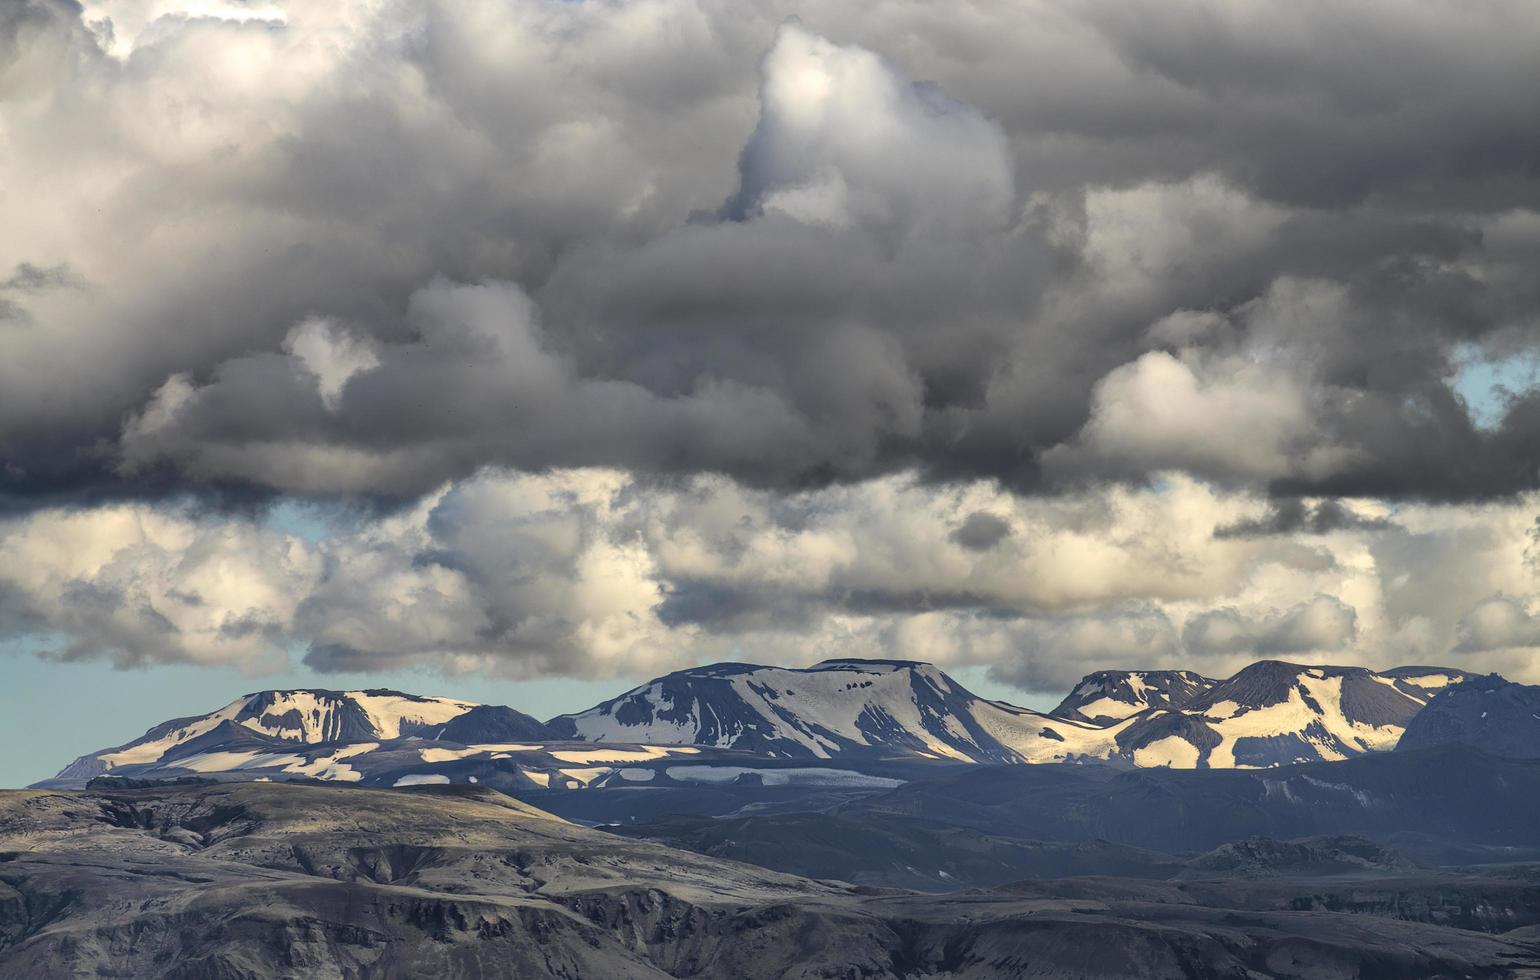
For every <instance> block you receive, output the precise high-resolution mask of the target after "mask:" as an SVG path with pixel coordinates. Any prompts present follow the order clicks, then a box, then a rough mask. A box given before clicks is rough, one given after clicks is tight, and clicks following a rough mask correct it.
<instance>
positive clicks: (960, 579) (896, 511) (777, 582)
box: [0, 468, 1540, 691]
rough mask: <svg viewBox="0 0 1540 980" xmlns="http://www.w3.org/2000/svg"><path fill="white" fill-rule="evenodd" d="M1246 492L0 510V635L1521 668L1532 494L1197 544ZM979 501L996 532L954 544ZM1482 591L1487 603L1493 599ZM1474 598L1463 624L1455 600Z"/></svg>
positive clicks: (619, 489) (81, 646)
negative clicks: (1465, 508) (284, 510)
mask: <svg viewBox="0 0 1540 980" xmlns="http://www.w3.org/2000/svg"><path fill="white" fill-rule="evenodd" d="M1262 503H1263V501H1262V500H1261V499H1260V498H1256V497H1253V496H1246V495H1238V494H1234V493H1225V492H1219V491H1216V490H1215V489H1214V488H1212V487H1209V486H1206V485H1204V484H1201V483H1197V482H1195V481H1191V480H1189V479H1187V478H1183V477H1179V476H1172V477H1171V478H1170V479H1169V480H1168V481H1167V482H1166V483H1165V485H1163V486H1162V487H1161V488H1159V489H1146V490H1130V489H1126V488H1117V487H1109V488H1105V489H1103V490H1100V491H1096V492H1092V493H1087V494H1084V495H1079V496H1077V497H1074V498H1026V497H1020V496H1016V495H1013V494H1011V493H1010V492H1008V491H1006V490H1003V489H1002V488H1000V487H998V486H997V485H993V484H991V483H989V482H987V481H974V482H970V483H966V484H951V485H946V486H937V485H934V484H927V483H924V482H922V481H919V480H916V479H914V478H913V477H904V478H898V477H890V478H884V479H880V480H874V481H868V482H865V483H861V484H853V485H842V486H835V487H828V488H823V489H817V490H808V491H802V492H800V493H797V494H786V493H782V492H779V491H774V490H754V489H750V488H745V487H743V486H742V485H740V484H738V483H736V482H734V481H732V480H729V479H726V478H724V477H699V478H694V479H692V480H689V481H685V482H678V481H662V482H658V481H652V480H647V479H641V478H637V477H635V476H632V475H629V474H626V473H624V472H622V471H619V470H612V469H593V468H585V469H565V470H554V471H549V472H545V473H538V474H536V473H519V472H512V471H484V472H482V473H479V474H477V475H476V476H473V477H471V478H468V479H466V480H462V481H457V482H454V483H451V484H447V485H446V486H444V487H442V488H439V489H438V490H436V491H434V492H432V493H430V494H427V495H426V496H424V497H423V498H422V499H421V500H420V501H418V502H417V503H415V504H414V505H413V506H411V507H408V508H405V509H401V510H398V511H394V512H376V513H370V512H360V513H357V514H353V515H351V516H348V517H346V519H342V518H338V519H337V520H335V521H333V522H332V524H331V527H330V529H329V533H326V534H320V535H316V534H308V535H306V536H305V537H303V538H302V537H299V536H296V535H295V534H293V533H290V532H286V531H284V530H283V529H282V528H283V527H284V524H283V523H282V522H277V523H275V522H273V521H270V520H267V519H265V518H263V517H261V516H260V515H254V516H250V517H246V516H239V515H221V514H219V513H217V512H211V511H208V510H204V509H199V508H194V507H190V506H174V507H173V506H168V505H165V504H160V505H150V504H111V505H104V506H100V507H96V508H89V509H75V510H65V509H49V510H43V511H38V512H35V513H33V514H31V515H26V516H16V517H11V518H8V519H6V521H5V522H4V523H3V524H0V558H3V559H4V561H3V563H0V637H4V638H6V639H9V640H13V641H19V642H21V643H22V644H23V646H24V647H25V648H27V649H33V650H36V651H39V652H43V653H45V654H49V655H55V656H67V657H72V658H101V659H107V660H110V661H112V662H115V663H118V664H120V665H136V664H154V663H225V664H235V665H238V666H240V667H242V668H243V669H247V670H250V671H254V672H260V671H262V670H265V669H273V668H277V667H281V666H282V665H283V664H284V663H286V662H287V660H288V658H289V657H290V656H291V654H293V653H297V654H298V655H299V656H301V657H303V658H304V660H305V661H306V662H307V663H308V664H310V665H311V666H312V667H315V668H317V669H320V670H323V671H327V670H352V671H369V670H378V669H394V668H408V667H416V668H426V669H431V670H440V671H472V672H482V673H489V674H499V675H506V676H521V677H528V676H582V677H628V678H635V677H645V676H651V675H653V674H656V673H660V672H664V671H667V670H671V669H676V668H678V667H681V666H686V665H689V664H693V663H698V662H703V661H713V660H723V659H736V660H750V661H762V662H779V663H789V664H801V663H811V662H813V661H816V660H818V659H821V658H825V657H830V656H863V655H864V656H889V657H893V656H897V657H913V658H917V659H924V660H931V661H935V662H938V663H941V664H942V665H943V666H946V667H962V666H968V665H977V666H981V667H984V668H987V669H988V670H989V671H990V674H991V676H992V677H993V678H994V679H996V680H997V681H999V682H1002V683H1007V684H1013V685H1017V686H1019V687H1022V688H1024V689H1028V690H1048V691H1058V690H1061V689H1062V688H1064V687H1065V686H1067V685H1068V684H1069V683H1071V682H1072V681H1073V680H1075V679H1076V678H1078V677H1079V676H1080V675H1082V674H1084V673H1087V672H1089V671H1091V670H1096V669H1103V668H1114V667H1148V668H1163V667H1173V668H1184V669H1193V668H1195V667H1197V668H1199V669H1202V670H1204V671H1206V672H1208V673H1211V674H1216V675H1222V674H1226V673H1228V672H1230V671H1233V670H1235V669H1238V668H1239V667H1240V666H1243V665H1244V664H1246V663H1249V662H1250V661H1252V660H1255V659H1257V658H1260V657H1287V658H1291V659H1304V660H1308V661H1312V662H1339V663H1361V664H1365V665H1369V666H1389V665H1392V664H1396V663H1404V662H1410V661H1416V662H1435V663H1436V662H1438V661H1440V660H1445V659H1449V658H1451V657H1452V658H1454V659H1456V660H1457V662H1458V663H1459V665H1460V666H1464V667H1474V668H1482V667H1485V668H1486V669H1501V670H1503V671H1504V672H1505V673H1511V674H1512V675H1514V676H1518V677H1520V678H1526V677H1530V676H1533V673H1532V665H1528V664H1526V663H1525V662H1524V659H1523V658H1517V659H1516V658H1515V657H1514V656H1513V654H1512V649H1511V648H1514V647H1515V645H1520V646H1522V645H1523V644H1524V643H1525V642H1527V640H1526V638H1527V637H1528V633H1527V632H1525V630H1528V629H1529V626H1528V625H1526V623H1527V622H1528V618H1527V617H1528V614H1527V612H1525V611H1524V610H1525V609H1527V607H1525V606H1523V605H1522V603H1519V601H1518V600H1513V599H1509V598H1506V597H1507V596H1510V595H1514V594H1517V593H1516V592H1515V591H1514V590H1517V589H1519V588H1522V587H1523V586H1524V583H1526V582H1528V581H1529V580H1530V577H1531V576H1532V572H1531V570H1530V568H1529V565H1528V563H1527V559H1526V555H1527V552H1528V549H1529V548H1530V546H1531V541H1530V534H1529V532H1530V530H1531V528H1532V526H1533V520H1534V517H1533V514H1534V508H1535V507H1536V506H1540V504H1537V502H1536V501H1534V500H1530V501H1527V502H1525V503H1523V504H1517V505H1514V506H1512V507H1508V508H1492V509H1486V510H1484V511H1479V512H1473V513H1470V514H1452V513H1451V512H1449V511H1448V510H1447V509H1446V508H1437V507H1425V508H1407V509H1405V510H1404V511H1403V512H1402V514H1401V515H1399V517H1400V521H1399V524H1398V526H1397V527H1395V528H1391V529H1377V528H1365V527H1352V526H1350V527H1346V528H1343V529H1341V530H1339V531H1337V532H1334V533H1333V534H1331V535H1323V536H1313V535H1306V536H1300V535H1296V534H1269V535H1262V536H1248V537H1231V538H1224V537H1218V536H1216V534H1215V529H1216V527H1217V526H1226V525H1233V524H1234V523H1236V521H1237V520H1238V519H1239V518H1240V517H1241V516H1242V515H1244V514H1249V513H1255V512H1256V511H1257V510H1258V508H1259V506H1260V505H1261V504H1262ZM979 514H985V515H991V516H992V517H993V518H994V519H996V520H998V521H999V522H1000V523H1001V524H1003V525H1007V526H1008V527H1010V528H1011V533H1009V534H1007V535H1005V536H1003V537H1000V538H998V539H997V540H995V541H994V543H993V544H992V545H991V546H990V547H987V548H982V549H981V548H978V547H973V546H970V544H969V543H968V542H967V541H959V540H957V537H958V535H957V531H958V529H959V528H961V527H967V526H968V525H969V524H970V522H972V523H977V522H973V521H972V519H973V518H974V517H975V516H976V515H979ZM1494 594H1496V595H1497V596H1498V598H1496V599H1493V598H1492V597H1493V596H1494ZM1473 609H1474V611H1473Z"/></svg>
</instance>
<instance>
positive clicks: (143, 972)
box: [0, 767, 1540, 980]
mask: <svg viewBox="0 0 1540 980" xmlns="http://www.w3.org/2000/svg"><path fill="white" fill-rule="evenodd" d="M1015 768H1016V769H1025V768H1043V769H1048V768H1053V769H1065V768H1072V769H1079V768H1081V767H1015ZM975 771H981V770H975ZM1184 775H1187V776H1192V775H1199V776H1203V777H1209V778H1214V777H1219V776H1227V775H1234V774H1228V773H1201V774H1191V773H1188V774H1184ZM1018 850H1019V851H1020V852H1021V853H1022V854H1026V850H1025V849H1020V848H1018ZM0 855H3V862H0V868H3V869H4V870H3V874H0V976H5V977H27V978H33V980H53V978H64V977H84V976H115V977H162V978H166V980H203V978H237V977H241V978H255V977H274V978H277V977H285V978H298V977H358V978H362V977H374V978H392V977H434V978H442V980H471V978H475V980H513V978H519V980H542V978H573V977H593V978H608V977H627V978H632V980H667V978H669V977H684V976H689V977H696V978H700V980H727V978H733V980H772V978H789V977H857V976H859V977H866V978H870V980H901V978H913V977H930V978H935V980H943V978H953V980H961V978H963V977H968V978H972V980H1006V978H1010V980H1018V978H1044V980H1046V978H1064V977H1098V978H1114V977H1116V978H1120V980H1163V978H1167V977H1178V976H1180V977H1191V978H1194V980H1221V978H1225V980H1229V978H1243V977H1273V976H1289V977H1297V978H1325V977H1369V976H1372V977H1376V978H1380V980H1412V978H1426V977H1481V978H1486V980H1497V978H1519V977H1524V976H1529V977H1533V976H1534V971H1533V964H1534V963H1535V961H1536V956H1537V947H1536V945H1535V944H1534V942H1533V941H1532V940H1530V939H1527V938H1525V936H1524V935H1523V934H1522V933H1521V934H1514V933H1512V932H1511V930H1514V929H1520V930H1522V929H1524V928H1526V927H1528V926H1531V925H1532V924H1534V923H1535V922H1537V921H1540V916H1537V915H1536V909H1535V907H1534V906H1535V902H1534V895H1535V889H1534V887H1533V884H1532V883H1530V882H1522V883H1512V882H1505V881H1489V880H1486V879H1482V878H1478V877H1467V878H1466V879H1465V880H1464V881H1463V882H1456V881H1451V880H1448V879H1438V880H1435V881H1432V882H1408V883H1406V884H1397V885H1396V886H1395V887H1394V890H1393V891H1392V892H1390V893H1388V894H1387V893H1386V892H1385V891H1384V890H1383V889H1380V890H1376V889H1375V888H1374V886H1373V884H1371V885H1370V887H1364V884H1363V883H1358V882H1349V883H1345V884H1344V885H1343V886H1341V887H1339V888H1335V889H1331V888H1326V887H1323V886H1322V885H1321V884H1320V883H1319V882H1306V883H1294V882H1288V881H1279V880H1266V881H1261V882H1250V881H1245V882H1239V883H1237V884H1238V885H1239V886H1241V887H1235V886H1234V885H1231V886H1229V887H1226V883H1223V882H1221V883H1218V884H1216V883H1212V882H1188V883H1177V882H1154V881H1133V880H1127V879H1117V878H1079V879H1066V880H1063V881H1033V882H1023V883H1018V884H1015V885H1010V886H1006V887H1001V888H995V889H988V890H983V889H980V890H974V891H969V892H962V893H956V894H941V895H937V894H928V895H918V894H914V893H905V892H895V891H889V890H875V889H863V888H858V887H856V886H853V885H849V884H844V883H840V882H835V881H816V880H811V879H809V878H802V877H797V876H794V875H789V874H781V873H777V872H774V871H769V870H766V869H763V868H757V867H754V866H752V865H748V864H742V863H739V862H737V861H727V860H721V859H718V858H712V857H706V856H702V855H698V854H692V853H689V852H687V851H682V850H675V849H673V848H669V847H664V846H662V845H659V844H656V843H652V842H650V841H642V840H630V839H626V838H624V837H620V836H616V835H612V834H606V833H602V832H600V831H596V830H589V829H585V828H582V827H576V826H573V825H572V824H569V823H566V822H564V821H562V820H559V819H556V818H554V817H552V816H551V815H550V814H548V813H544V812H542V811H541V810H538V809H536V808H534V807H531V806H528V805H526V804H522V803H519V802H517V801H514V800H510V799H508V798H507V797H506V796H502V795H500V794H497V793H493V792H490V791H488V790H485V789H481V788H478V787H474V786H466V787H459V786H456V787H444V786H428V787H416V788H412V789H406V790H397V791H381V790H367V789H356V788H353V787H345V786H336V785H327V786H301V785H280V784H269V783H241V784H217V785H211V784H185V785H166V784H162V785H158V786H148V787H139V788H135V787H120V788H113V789H88V790H79V791H70V792H39V791H35V790H33V791H11V792H0ZM926 866H927V867H929V865H926ZM1515 884H1517V886H1518V887H1515ZM1305 910H1308V911H1305ZM1503 933H1507V934H1503Z"/></svg>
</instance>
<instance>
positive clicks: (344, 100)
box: [0, 0, 1540, 784]
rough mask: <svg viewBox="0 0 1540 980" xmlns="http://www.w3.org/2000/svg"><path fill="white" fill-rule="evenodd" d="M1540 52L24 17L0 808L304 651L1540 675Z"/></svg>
mask: <svg viewBox="0 0 1540 980" xmlns="http://www.w3.org/2000/svg"><path fill="white" fill-rule="evenodd" d="M1537 48H1540V9H1537V8H1536V6H1535V5H1534V4H1533V3H1532V2H1529V0H1477V2H1459V3H1455V2H1451V0H1420V2H1409V0H1394V2H1392V0H1363V2H1358V3H1353V4H1343V3H1338V2H1327V0H1163V2H1162V3H1159V4H1139V5H1131V4H1126V3H1115V2H1111V0H998V2H996V0H957V2H955V3H948V4H931V3H916V2H912V0H873V2H871V3H864V4H859V5H855V4H848V3H835V2H832V0H809V2H802V3H795V2H781V0H768V2H753V3H749V2H733V0H720V2H707V0H610V2H603V0H577V2H558V0H509V2H495V3H494V2H468V3H467V2H435V0H411V2H405V0H331V2H326V3H320V2H299V0H271V2H261V0H256V2H241V0H89V2H83V3H74V2H65V0H19V2H11V3H7V4H4V5H3V6H0V214H3V215H4V219H3V225H0V669H3V670H4V671H5V672H6V674H5V677H6V683H5V684H4V685H0V687H3V689H4V693H3V694H0V733H3V734H4V735H5V736H6V737H5V738H4V739H0V744H5V745H8V746H10V745H14V746H17V748H15V749H9V748H8V749H7V750H6V751H7V753H8V754H7V755H5V756H3V757H0V783H3V784H14V783H16V782H21V781H28V780H31V779H35V778H39V777H40V776H42V775H46V774H47V771H51V770H53V769H56V768H58V767H59V766H62V765H63V764H64V763H65V762H67V761H68V759H69V757H72V756H73V755H74V754H78V753H79V752H84V751H89V750H91V749H94V748H99V747H102V746H105V745H111V744H117V743H120V742H123V741H126V740H128V739H129V738H131V737H134V736H136V735H137V734H139V733H140V732H142V731H143V730H144V729H145V728H146V727H148V726H149V725H151V724H153V723H155V722H157V721H159V720H162V719H164V718H166V717H169V716H171V715H176V714H193V713H201V712H203V711H207V710H210V709H212V708H215V707H218V706H219V705H221V704H223V703H226V702H227V701H229V700H231V699H233V698H234V697H235V696H236V695H238V694H240V693H243V692H245V691H251V690H257V689H261V688H266V687H277V686H299V685H305V686H325V687H332V688H349V687H357V686H398V687H406V688H408V689H410V690H414V691H418V692H420V693H441V694H451V695H455V696H460V697H467V698H471V699H474V700H483V701H491V702H495V703H507V704H510V705H513V706H514V707H518V708H520V709H522V710H526V711H530V712H532V713H535V714H541V713H542V712H544V713H547V714H554V713H556V712H557V711H561V710H572V709H574V708H578V707H582V706H585V705H586V704H589V703H592V702H593V701H596V700H599V699H600V698H602V697H604V696H608V695H611V694H613V693H616V692H618V691H619V690H622V689H624V688H625V687H626V686H628V685H631V684H634V683H638V682H640V681H643V680H645V679H647V678H650V677H652V676H656V675H657V674H660V673H664V672H667V671H670V670H676V669H681V668H684V667H688V666H691V665H694V664H698V663H706V662H714V661H722V660H736V661H748V662H760V663H777V664H785V665H791V666H800V665H807V664H811V663H815V662H817V661H818V660H821V659H824V658H827V657H834V656H841V657H844V656H880V657H901V658H911V659H920V660H927V661H931V662H934V663H937V664H939V665H941V666H942V667H943V668H945V669H947V670H948V671H952V672H955V673H956V674H957V675H958V676H959V677H962V678H965V679H966V682H967V683H969V684H970V685H974V686H976V688H977V689H978V690H979V691H980V692H981V693H985V694H988V695H989V696H994V697H1003V698H1008V699H1011V700H1014V701H1017V702H1018V703H1023V704H1029V705H1045V704H1052V703H1053V702H1055V701H1056V700H1057V698H1058V696H1061V695H1062V693H1063V692H1064V691H1065V690H1067V689H1068V688H1069V687H1070V686H1071V685H1072V684H1073V683H1074V681H1075V680H1076V679H1077V678H1079V677H1080V676H1082V675H1083V674H1085V673H1087V672H1089V671H1091V670H1096V669H1102V668H1111V667H1140V668H1161V667H1179V668H1183V669H1192V670H1197V671H1200V672H1202V673H1205V674H1208V675H1211V676H1226V675H1228V674H1229V673H1232V672H1233V671H1235V670H1236V669H1238V668H1239V667H1241V666H1243V665H1245V664H1246V663H1249V662H1251V661H1253V660H1256V659H1260V658H1281V659H1287V660H1293V661H1301V662H1329V663H1343V664H1361V665H1365V666H1371V667H1383V666H1390V665H1395V664H1408V663H1419V664H1430V663H1437V664H1445V665H1448V666H1453V667H1459V668H1464V669H1470V670H1481V671H1497V672H1501V673H1503V674H1505V675H1506V676H1509V677H1512V678H1514V679H1516V680H1521V681H1527V682H1532V683H1540V659H1537V653H1540V585H1537V581H1536V573H1537V571H1540V495H1537V492H1540V360H1537V358H1540V277H1537V276H1535V274H1534V270H1535V268H1536V267H1537V261H1540V112H1537V111H1536V109H1537V103H1536V97H1535V93H1536V92H1540V59H1536V58H1535V57H1534V52H1535V50H1537ZM55 739H57V741H55ZM77 750H78V751H77ZM55 755H57V756H59V757H58V758H53V756H55Z"/></svg>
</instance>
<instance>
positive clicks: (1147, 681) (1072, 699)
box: [1050, 670, 1219, 725]
mask: <svg viewBox="0 0 1540 980" xmlns="http://www.w3.org/2000/svg"><path fill="white" fill-rule="evenodd" d="M1217 683H1219V682H1218V681H1215V680H1212V679H1210V678H1207V677H1204V676H1203V675H1201V674H1197V673H1194V672H1193V671H1190V670H1098V671H1095V672H1093V673H1090V674H1087V675H1086V676H1085V677H1083V678H1081V679H1080V683H1078V684H1076V685H1075V687H1074V688H1073V689H1072V690H1071V691H1070V693H1069V695H1068V696H1067V697H1065V699H1064V700H1063V701H1061V702H1059V706H1058V707H1057V708H1054V709H1053V711H1052V712H1050V714H1052V715H1054V716H1055V717H1059V718H1069V719H1072V720H1075V721H1084V722H1088V723H1090V724H1096V725H1111V724H1113V723H1115V722H1119V721H1122V720H1123V719H1125V718H1129V717H1131V716H1133V715H1136V714H1138V713H1140V712H1141V711H1147V710H1149V709H1151V708H1175V707H1180V706H1182V705H1184V704H1186V703H1187V702H1189V701H1191V700H1192V699H1194V698H1196V697H1198V696H1199V695H1201V694H1203V693H1204V692H1205V691H1207V690H1209V689H1210V688H1212V687H1213V686H1214V685H1215V684H1217Z"/></svg>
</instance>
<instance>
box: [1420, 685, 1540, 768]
mask: <svg viewBox="0 0 1540 980" xmlns="http://www.w3.org/2000/svg"><path fill="white" fill-rule="evenodd" d="M1448 744H1460V745H1470V746H1474V747H1476V748H1479V749H1481V750H1482V751H1483V752H1490V753H1491V754H1493V755H1502V756H1509V757H1512V758H1519V759H1534V758H1540V687H1537V686H1533V685H1528V684H1515V683H1513V682H1512V681H1507V680H1504V679H1503V678H1501V677H1498V676H1497V675H1495V674H1491V675H1487V676H1485V677H1477V678H1474V679H1471V680H1468V681H1466V682H1465V683H1463V684H1461V685H1459V686H1458V687H1452V688H1450V689H1449V690H1447V691H1444V692H1443V693H1441V694H1439V695H1438V696H1436V697H1434V698H1433V700H1431V701H1429V702H1428V706H1427V707H1426V708H1424V709H1423V710H1422V711H1419V712H1418V713H1417V715H1416V717H1414V718H1413V719H1412V720H1411V721H1410V722H1408V723H1407V726H1406V734H1404V735H1402V736H1401V741H1400V743H1399V744H1398V745H1397V746H1396V749H1397V751H1401V750H1415V749H1423V748H1428V747H1429V746H1434V745H1448Z"/></svg>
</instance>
